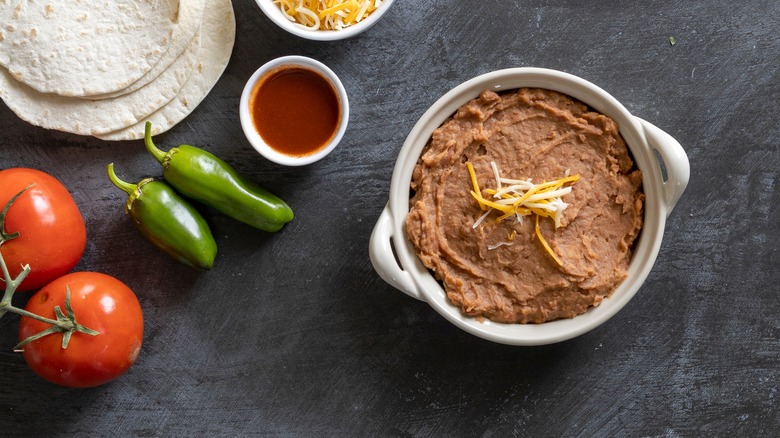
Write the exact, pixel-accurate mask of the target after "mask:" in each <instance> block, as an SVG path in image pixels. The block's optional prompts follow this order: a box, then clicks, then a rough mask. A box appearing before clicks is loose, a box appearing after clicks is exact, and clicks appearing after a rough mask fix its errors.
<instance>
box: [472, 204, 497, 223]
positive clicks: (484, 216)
mask: <svg viewBox="0 0 780 438" xmlns="http://www.w3.org/2000/svg"><path fill="white" fill-rule="evenodd" d="M491 211H493V209H492V208H489V209H487V211H485V212H484V213H482V216H480V217H479V219H477V220H476V222H474V225H472V226H471V228H477V227H478V226H479V224H481V223H482V221H484V220H485V218H486V217H488V215H489V214H490V212H491Z"/></svg>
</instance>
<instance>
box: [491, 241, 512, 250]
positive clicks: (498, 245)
mask: <svg viewBox="0 0 780 438" xmlns="http://www.w3.org/2000/svg"><path fill="white" fill-rule="evenodd" d="M513 243H514V242H498V243H496V244H495V245H489V246H488V247H487V249H488V251H493V250H494V249H498V248H501V247H502V246H504V245H506V246H512V244H513Z"/></svg>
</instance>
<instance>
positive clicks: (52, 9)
mask: <svg viewBox="0 0 780 438" xmlns="http://www.w3.org/2000/svg"><path fill="white" fill-rule="evenodd" d="M235 32H236V22H235V16H234V14H233V6H232V4H231V1H230V0H111V1H105V2H95V1H93V0H38V1H34V0H0V98H2V99H3V101H5V104H6V105H8V107H9V108H11V109H12V110H13V111H14V112H15V113H16V114H17V115H18V116H19V117H21V118H22V119H24V120H26V121H27V122H29V123H32V124H34V125H38V126H41V127H44V128H47V129H56V130H60V131H65V132H72V133H74V134H80V135H92V136H95V137H98V138H102V139H105V140H133V139H139V138H143V134H144V124H145V123H146V121H151V122H152V126H153V129H154V134H159V133H160V132H164V131H167V130H168V129H170V128H171V127H173V126H174V125H176V124H177V123H179V122H180V121H181V120H183V119H184V118H185V117H186V116H187V115H189V114H190V113H191V112H192V111H193V110H194V109H195V107H197V106H198V104H199V103H200V102H201V101H202V100H203V99H204V98H205V97H206V95H207V94H208V93H209V91H211V89H212V87H213V86H214V84H215V83H216V82H217V80H218V79H219V77H220V76H221V75H222V73H223V72H224V70H225V67H226V66H227V64H228V61H229V60H230V55H231V53H232V51H233V43H234V42H235Z"/></svg>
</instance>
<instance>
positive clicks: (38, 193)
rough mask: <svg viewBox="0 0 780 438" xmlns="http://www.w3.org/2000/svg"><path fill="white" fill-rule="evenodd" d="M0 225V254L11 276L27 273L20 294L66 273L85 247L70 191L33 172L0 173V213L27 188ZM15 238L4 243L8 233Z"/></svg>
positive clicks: (84, 232)
mask: <svg viewBox="0 0 780 438" xmlns="http://www.w3.org/2000/svg"><path fill="white" fill-rule="evenodd" d="M28 186H29V188H28V189H27V190H25V191H24V193H22V194H21V196H19V197H18V198H17V199H16V200H15V201H14V203H13V205H11V207H10V208H9V209H8V211H7V213H6V216H5V221H4V222H5V223H2V222H0V252H2V254H3V257H5V260H6V262H7V264H8V268H9V269H10V271H11V275H12V276H14V277H15V276H16V275H18V274H19V272H20V271H21V268H22V266H23V265H25V264H29V265H30V274H29V275H28V276H27V278H26V279H25V280H24V282H23V283H22V285H21V287H20V288H19V291H30V290H35V289H40V288H41V287H43V286H45V285H46V284H48V283H49V282H51V281H52V280H54V279H55V278H58V277H61V276H63V275H65V274H66V273H68V272H70V270H71V269H73V267H74V266H76V264H77V263H78V261H79V260H80V259H81V256H82V255H83V254H84V249H85V247H86V245H87V229H86V226H85V225H84V218H83V217H82V216H81V212H80V211H79V208H78V206H77V205H76V202H75V201H74V200H73V197H71V195H70V193H69V192H68V189H66V188H65V186H63V185H62V183H60V182H59V181H58V180H57V179H56V178H54V177H52V176H51V175H49V174H47V173H44V172H41V171H39V170H35V169H24V168H14V169H6V170H2V171H0V210H2V209H3V208H4V207H5V206H6V205H7V204H8V202H9V201H10V200H11V199H12V198H13V197H14V196H15V195H17V194H18V193H19V192H21V191H22V190H24V189H25V188H26V187H28ZM16 233H18V237H15V238H11V239H10V240H6V239H5V237H6V236H7V235H11V234H16Z"/></svg>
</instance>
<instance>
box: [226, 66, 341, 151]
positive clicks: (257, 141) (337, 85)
mask: <svg viewBox="0 0 780 438" xmlns="http://www.w3.org/2000/svg"><path fill="white" fill-rule="evenodd" d="M284 66H295V67H303V68H306V69H309V70H313V71H316V72H318V73H320V74H322V75H323V76H324V77H325V78H326V79H328V81H330V83H331V84H332V85H333V88H334V89H335V90H336V94H337V95H338V99H339V106H340V108H341V117H340V119H339V124H338V127H337V128H336V134H335V135H334V136H333V138H332V139H331V141H330V143H328V144H327V145H326V146H325V147H324V148H322V149H319V150H317V151H316V152H314V153H313V154H309V155H302V156H292V155H286V154H283V153H281V152H279V151H277V150H275V149H273V148H271V147H270V146H269V145H268V144H267V143H266V142H265V141H264V140H263V138H262V137H261V136H260V134H258V132H257V129H256V128H255V126H254V122H253V121H252V115H251V113H250V111H249V98H250V97H251V95H252V91H253V90H254V88H255V85H256V84H257V83H258V81H260V79H262V78H263V77H264V76H265V75H266V73H270V72H272V71H274V70H276V69H278V68H282V67H284ZM239 117H240V119H241V128H242V129H243V131H244V135H245V136H246V138H247V140H249V143H250V144H251V145H252V147H254V148H255V150H256V151H257V152H259V153H260V155H262V156H264V157H265V158H267V159H269V160H271V161H273V162H274V163H277V164H283V165H285V166H304V165H307V164H311V163H314V162H315V161H318V160H320V159H322V158H324V157H325V156H326V155H328V154H329V153H330V152H331V151H332V150H333V149H335V148H336V146H337V145H338V144H339V142H340V141H341V139H342V137H344V132H346V130H347V124H348V123H349V99H348V98H347V90H346V89H345V88H344V85H343V84H342V83H341V81H340V80H339V78H338V76H336V74H335V73H333V70H331V69H330V68H328V67H327V66H326V65H325V64H323V63H321V62H319V61H317V60H314V59H311V58H307V57H305V56H283V57H281V58H276V59H274V60H271V61H269V62H267V63H265V64H263V66H262V67H260V68H258V69H257V71H255V72H254V74H253V75H252V76H251V77H250V78H249V80H248V81H247V83H246V85H245V86H244V91H243V92H242V93H241V102H240V107H239Z"/></svg>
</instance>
